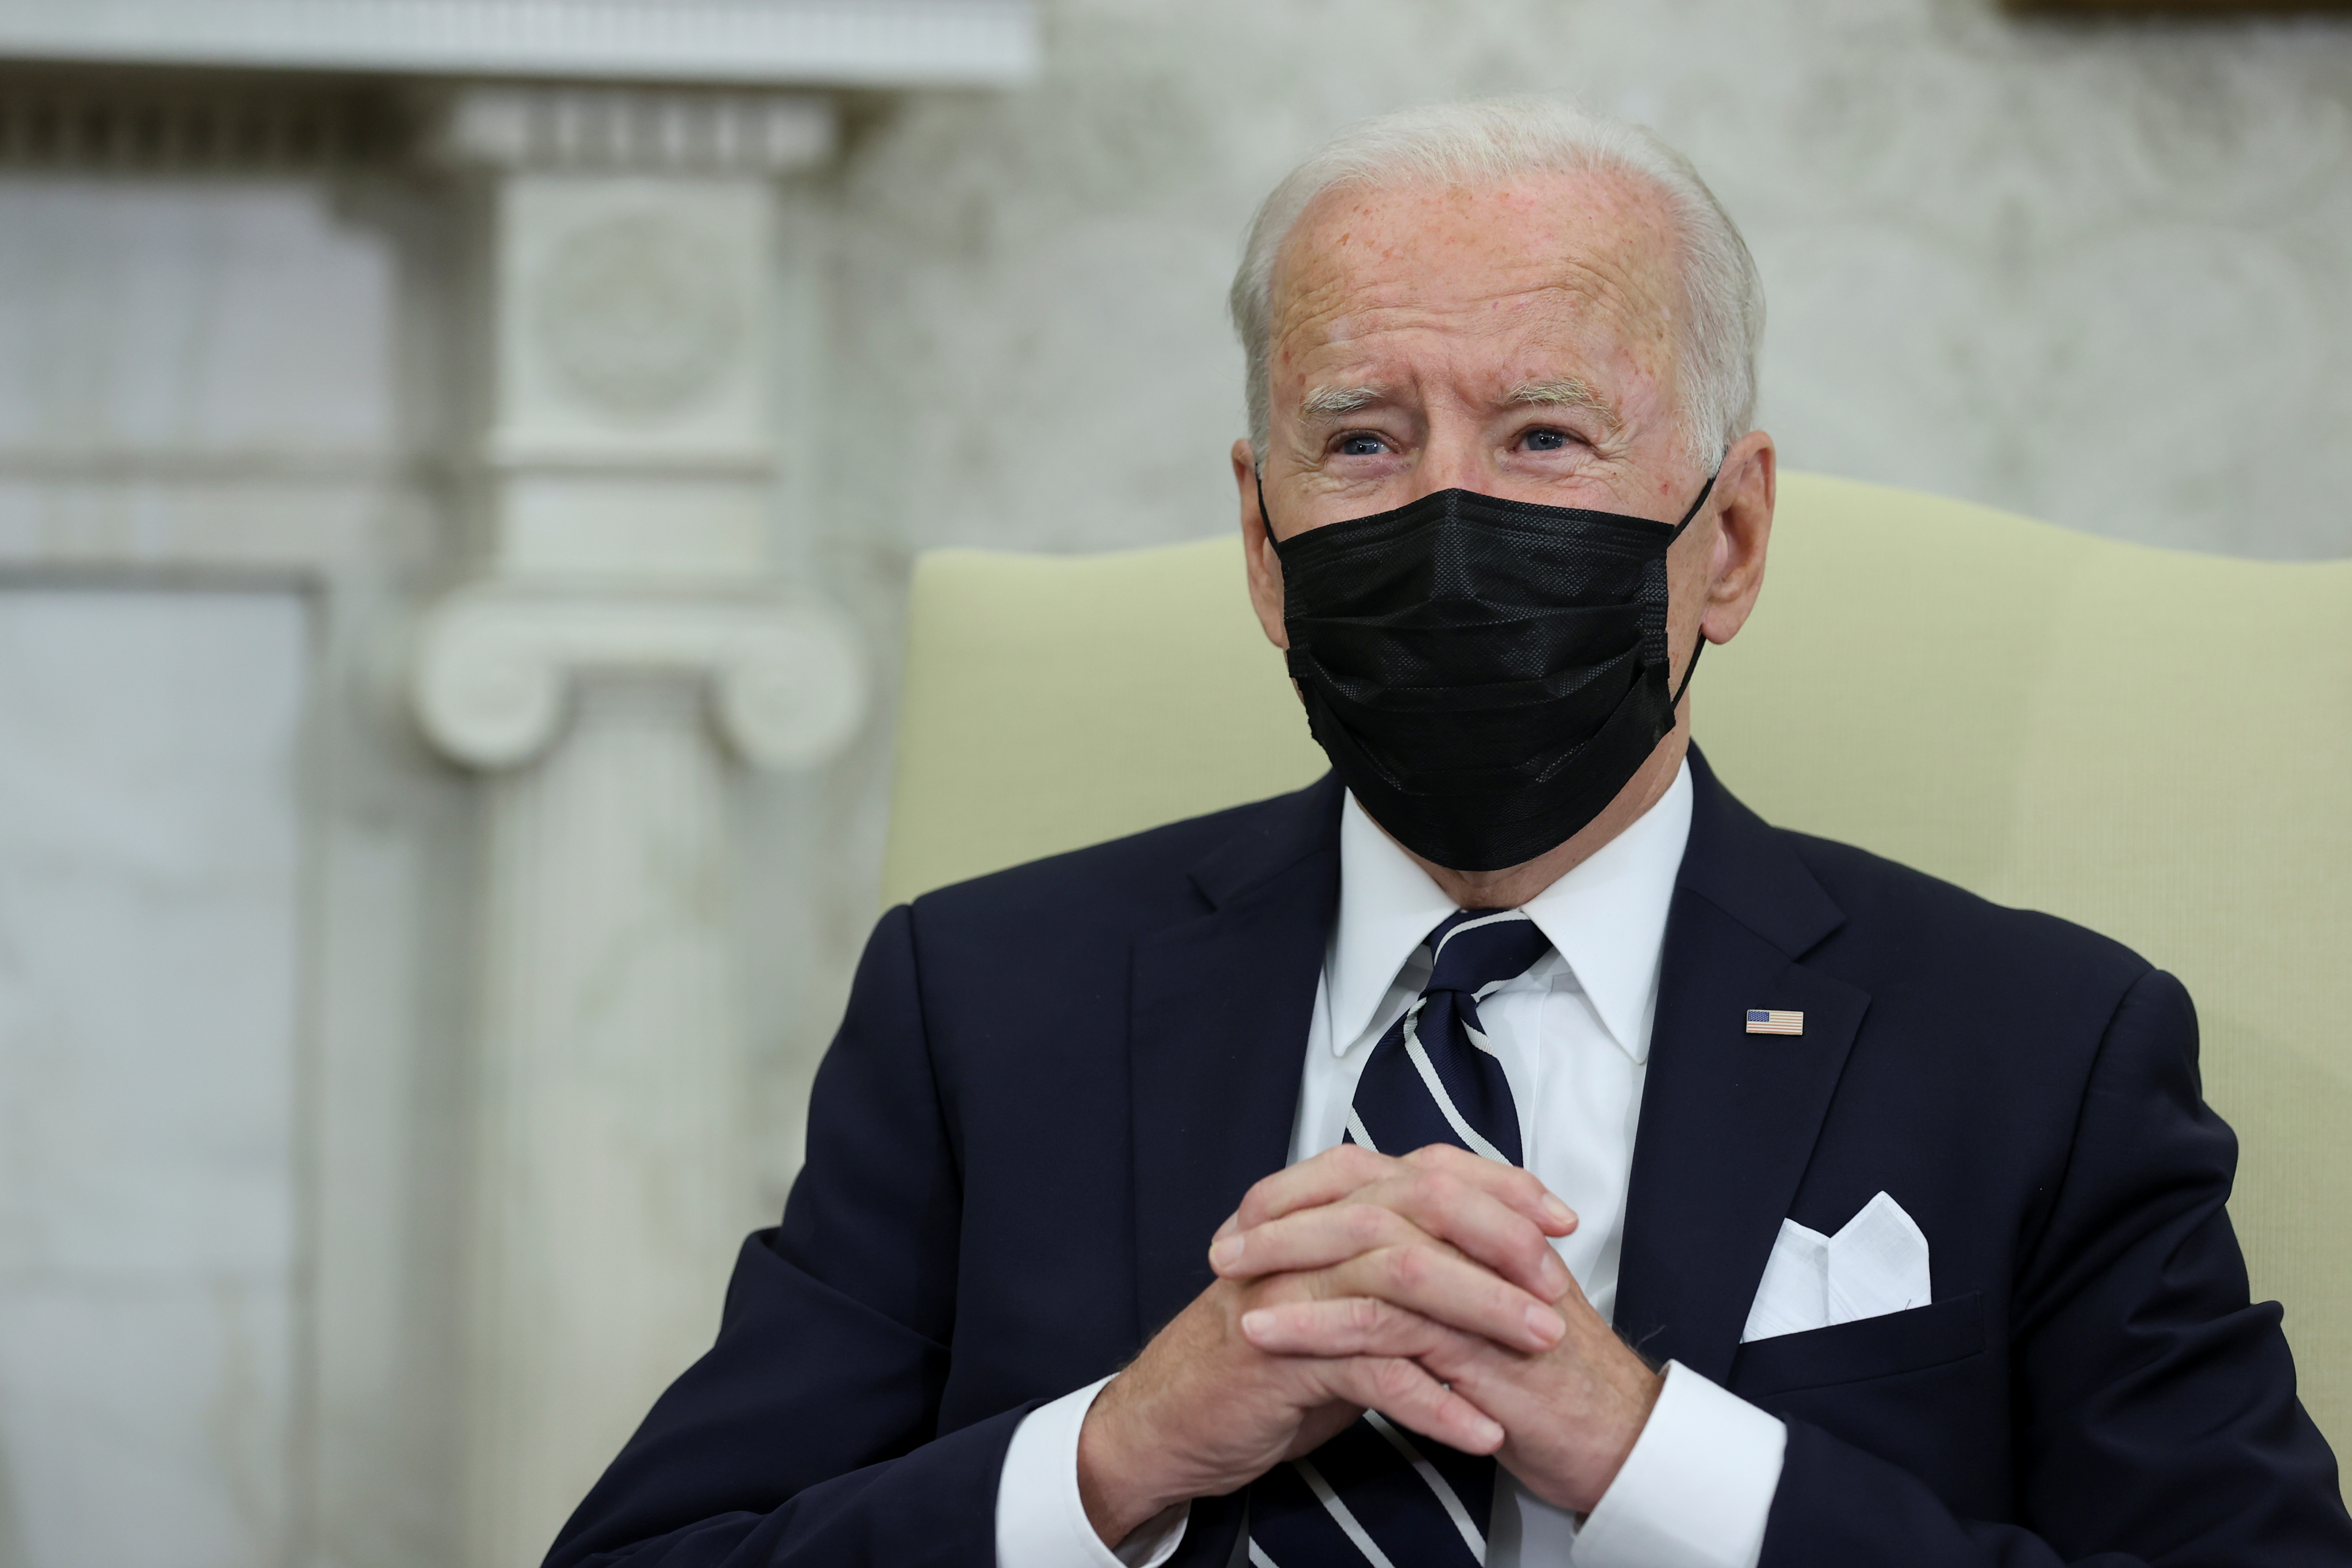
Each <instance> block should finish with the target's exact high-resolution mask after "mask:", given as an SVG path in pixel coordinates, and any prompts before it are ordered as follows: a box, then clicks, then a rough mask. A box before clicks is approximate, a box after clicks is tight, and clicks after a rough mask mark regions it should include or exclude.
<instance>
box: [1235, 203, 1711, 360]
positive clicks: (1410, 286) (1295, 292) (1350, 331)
mask: <svg viewBox="0 0 2352 1568" xmlns="http://www.w3.org/2000/svg"><path fill="white" fill-rule="evenodd" d="M1674 246H1675V240H1674V232H1673V226H1672V223H1671V219H1670V218H1669V216H1668V215H1667V214H1666V212H1665V211H1664V204H1663V201H1662V200H1661V199H1660V198H1659V196H1658V195H1657V194H1656V193H1655V192H1654V191H1653V190H1652V189H1650V188H1649V187H1648V186H1646V185H1645V184H1642V183H1641V182H1638V181H1635V180H1633V179H1631V178H1629V177H1624V176H1619V175H1615V174H1539V175H1531V176H1524V177H1521V178H1518V179H1515V180H1512V181H1509V182H1506V183H1498V184H1490V185H1484V186H1465V187H1438V186H1413V185H1407V186H1402V187H1399V188H1394V189H1389V188H1381V189H1370V190H1365V189H1356V188H1343V189H1339V190H1334V191H1330V192H1327V193H1326V194H1325V195H1324V196H1323V197H1321V198H1320V199H1318V201H1317V202H1316V203H1315V204H1314V205H1311V206H1309V208H1308V209H1307V212H1306V214H1305V215H1303V216H1302V217H1301V219H1300V221H1299V223H1298V225H1297V227H1296V228H1295V229H1294V230H1293V231H1292V234H1291V237H1290V239H1289V241H1288V242H1287V243H1286V245H1285V246H1284V247H1283V250H1282V254H1281V258H1280V265H1279V266H1278V267H1277V268H1276V277H1275V280H1274V281H1275V313H1274V314H1275V319H1274V321H1273V323H1272V324H1273V327H1274V333H1275V337H1276V340H1277V341H1281V340H1284V339H1289V340H1291V341H1290V342H1289V345H1288V346H1289V347H1290V349H1291V350H1292V351H1294V352H1298V351H1307V352H1311V351H1312V350H1314V349H1316V348H1318V347H1323V348H1338V347H1339V346H1340V345H1345V344H1351V343H1358V342H1362V341H1363V340H1366V339H1370V338H1375V337H1379V336H1381V335H1382V334H1384V333H1390V332H1395V331H1412V330H1415V329H1423V328H1434V329H1438V330H1444V331H1451V332H1456V333H1461V332H1487V333H1511V332H1516V331H1528V330H1541V329H1543V328H1544V327H1547V326H1549V327H1554V328H1572V327H1575V326H1578V325H1581V326H1582V327H1583V328H1584V329H1586V330H1587V331H1591V330H1592V329H1596V328H1597V329H1603V330H1608V331H1612V332H1614V333H1621V334H1624V335H1630V336H1633V337H1636V338H1647V337H1652V336H1656V335H1660V332H1661V329H1663V328H1664V327H1665V326H1666V325H1667V324H1668V322H1669V321H1671V318H1672V315H1673V313H1674V310H1675V304H1676V299H1675V296H1676V294H1677V293H1678V291H1679V287H1680V285H1679V281H1678V279H1677V278H1676V276H1675V252H1674ZM1580 335H1582V334H1581V333H1580ZM1365 346H1366V347H1368V348H1369V347H1370V345H1369V344H1366V345H1365ZM1318 357H1319V356H1318Z"/></svg>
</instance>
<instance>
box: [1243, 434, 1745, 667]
mask: <svg viewBox="0 0 2352 1568" xmlns="http://www.w3.org/2000/svg"><path fill="white" fill-rule="evenodd" d="M1722 477H1723V470H1722V469H1721V468H1717V469H1716V470H1715V472H1713V473H1711V474H1709V475H1707V477H1706V483H1705V484H1704V485H1701V486H1700V487H1699V491H1698V500H1695V501H1693V502H1691V503H1690V510H1688V511H1686V512H1685V513H1683V520H1682V521H1680V522H1678V523H1676V524H1675V532H1674V538H1673V539H1669V540H1667V541H1666V542H1667V543H1668V544H1669V545H1671V544H1672V543H1674V542H1675V539H1680V538H1681V537H1682V536H1683V530H1684V529H1685V528H1688V527H1689V526H1690V525H1691V519H1693V518H1695V517H1696V516H1697V515H1698V509H1699V508H1701V507H1703V506H1705V505H1706V498H1707V497H1709V496H1711V495H1713V494H1714V493H1715V481H1716V480H1717V479H1721V478H1722ZM1257 507H1258V510H1259V511H1260V512H1261V513H1263V512H1264V511H1265V492H1264V490H1263V489H1260V491H1259V496H1258V503H1257ZM1705 652H1706V628H1705V627H1703V626H1702V627H1701V628H1700V629H1699V634H1698V637H1697V640H1696V641H1695V642H1693V643H1692V644H1691V656H1690V662H1689V663H1688V664H1686V665H1685V666H1683V683H1682V684H1681V685H1680V686H1677V687H1675V694H1674V696H1673V697H1672V698H1670V699H1668V700H1667V702H1666V711H1667V712H1669V713H1671V712H1673V711H1674V710H1675V709H1677V708H1679V707H1681V706H1682V705H1683V694H1684V693H1685V692H1687V691H1688V690H1689V689H1690V683H1691V677H1692V676H1694V675H1696V674H1697V673H1698V656H1699V655H1701V654H1703V653H1705Z"/></svg>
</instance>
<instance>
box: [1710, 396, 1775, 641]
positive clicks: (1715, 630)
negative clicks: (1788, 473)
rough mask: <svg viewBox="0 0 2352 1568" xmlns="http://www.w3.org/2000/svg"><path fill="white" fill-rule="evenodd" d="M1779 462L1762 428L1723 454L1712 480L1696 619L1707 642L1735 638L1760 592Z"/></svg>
mask: <svg viewBox="0 0 2352 1568" xmlns="http://www.w3.org/2000/svg"><path fill="white" fill-rule="evenodd" d="M1778 463H1779V454H1778V452H1777V451H1776V450H1775V449H1774V447H1773V446H1772V437H1769V436H1767V435H1766V434H1764V432H1763V431H1761V430H1751V431H1749V432H1748V434H1747V435H1745V436H1742V437H1740V438H1739V439H1738V441H1736V442H1734V443H1733V444H1732V447H1731V450H1730V451H1729V452H1727V453H1726V454H1725V455H1724V459H1723V470H1722V473H1721V476H1720V477H1719V478H1718V479H1717V480H1716V489H1717V492H1718V493H1719V494H1720V495H1721V496H1722V497H1723V500H1722V504H1721V505H1720V506H1719V507H1718V508H1717V511H1716V527H1715V544H1714V558H1713V560H1712V561H1711V562H1710V563H1708V579H1707V590H1706V609H1705V610H1704V611H1702V612H1701V614H1700V617H1699V629H1700V630H1701V631H1703V632H1705V633H1706V640H1707V641H1709V642H1715V643H1726V642H1729V641H1730V640H1731V639H1732V638H1733V637H1737V636H1738V634H1739V628H1740V627H1741V626H1746V625H1747V624H1748V614H1749V612H1751V611H1753V610H1754V609H1755V608H1756V596H1757V595H1759V594H1760V593H1762V592H1763V591H1764V552H1765V549H1766V547H1767V546H1768V545H1769V544H1770V542H1771V540H1772V506H1773V502H1774V500H1776V499H1777V497H1778V495H1779V489H1780V472H1779V468H1778Z"/></svg>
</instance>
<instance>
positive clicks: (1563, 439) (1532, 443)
mask: <svg viewBox="0 0 2352 1568" xmlns="http://www.w3.org/2000/svg"><path fill="white" fill-rule="evenodd" d="M1524 439H1525V440H1526V442H1527V447H1528V451H1530V452H1558V451H1562V450H1565V449H1566V448H1567V447H1568V433H1567V432H1566V431H1564V430H1530V431H1528V433H1527V436H1526V437H1524Z"/></svg>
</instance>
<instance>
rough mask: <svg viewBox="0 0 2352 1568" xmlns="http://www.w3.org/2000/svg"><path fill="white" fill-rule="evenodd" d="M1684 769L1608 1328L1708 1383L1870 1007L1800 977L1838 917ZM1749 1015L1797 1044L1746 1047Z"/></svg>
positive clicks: (1721, 1375) (1755, 1040)
mask: <svg viewBox="0 0 2352 1568" xmlns="http://www.w3.org/2000/svg"><path fill="white" fill-rule="evenodd" d="M1691 764H1692V773H1693V784H1694V785H1695V786H1696V795H1695V798H1694V800H1693V803H1692V816H1691V837H1690V843H1689V846H1688V847H1687V848H1686V849H1685V852H1684V856H1683V868H1682V872H1681V874H1680V876H1679V878H1678V879H1677V886H1676V888H1675V901H1674V906H1673V910H1672V912H1671V913H1670V914H1669V916H1668V917H1667V921H1666V942H1665V951H1664V958H1663V962H1662V963H1661V967H1660V974H1659V983H1658V1010H1657V1020H1656V1023H1655V1025H1654V1026H1653V1028H1652V1030H1651V1040H1650V1064H1649V1072H1648V1077H1647V1081H1646V1083H1645V1084H1644V1086H1643V1092H1642V1112H1641V1122H1640V1127H1639V1131H1638V1133H1637V1135H1636V1137H1635V1140H1634V1146H1633V1172H1632V1174H1631V1177H1630V1181H1629V1185H1628V1190H1627V1195H1626V1205H1625V1239H1624V1252H1623V1256H1622V1264H1621V1266H1620V1269H1619V1276H1618V1286H1617V1308H1616V1314H1615V1316H1616V1321H1617V1327H1618V1330H1619V1331H1620V1332H1621V1333H1622V1334H1623V1335H1624V1336H1625V1337H1626V1338H1627V1339H1628V1340H1629V1341H1631V1342H1633V1344H1634V1345H1636V1346H1637V1347H1639V1348H1640V1349H1641V1350H1642V1351H1643V1353H1645V1354H1647V1355H1649V1356H1651V1357H1652V1358H1653V1359H1654V1360H1657V1361H1664V1360H1667V1359H1669V1358H1672V1359H1675V1360H1678V1361H1680V1362H1682V1363H1684V1364H1685V1365H1686V1366H1688V1367H1690V1368H1691V1369H1692V1370H1693V1371H1695V1372H1697V1373H1701V1374H1702V1375H1704V1376H1706V1377H1708V1378H1711V1379H1713V1380H1714V1381H1716V1382H1717V1383H1721V1382H1723V1381H1725V1379H1726V1378H1727V1376H1728V1375H1729V1373H1730V1370H1731V1360H1732V1356H1733V1354H1734V1353H1735V1352H1737V1351H1738V1346H1739V1334H1740V1331H1741V1330H1742V1329H1743V1328H1744V1327H1745V1326H1746V1323H1747V1319H1748V1307H1749V1305H1750V1303H1751V1302H1752V1301H1753V1300H1754V1298H1755V1294H1756V1287H1757V1284H1758V1282H1759V1280H1760V1279H1762V1277H1763V1273H1764V1263H1765V1260H1766V1258H1768V1257H1769V1256H1770V1253H1771V1250H1772V1242H1773V1238H1774V1237H1776V1236H1778V1235H1779V1233H1780V1221H1781V1220H1782V1219H1783V1218H1784V1217H1785V1216H1786V1215H1788V1213H1789V1208H1790V1203H1791V1201H1792V1200H1793V1199H1794V1197H1795V1195H1796V1191H1797V1185H1798V1184H1799V1182H1800V1181H1801V1180H1802V1178H1803V1176H1804V1173H1805V1167H1806V1165H1807V1163H1809V1162H1810V1160H1811V1157H1812V1151H1813V1144H1814V1142H1815V1141H1816V1139H1818V1138H1819V1136H1820V1134H1821V1129H1822V1120H1823V1118H1824V1117H1825V1116H1826V1115H1827V1113H1828V1110H1829V1104H1830V1100H1831V1097H1832V1095H1833V1094H1834V1093H1835V1091H1836V1089H1837V1084H1838V1079H1839V1075H1840V1074H1841V1073H1842V1072H1843V1070H1844V1068H1845V1061H1846V1054H1847V1051H1848V1049H1849V1048H1850V1047H1852V1045H1853V1037H1854V1034H1855V1032H1856V1031H1857V1030H1858V1029H1859V1028H1860V1027H1861V1025H1862V1018H1863V1014H1864V1011H1866V1010H1867V1008H1868V1007H1869V1005H1870V998H1869V995H1868V994H1867V993H1865V992H1863V991H1860V990H1857V989H1856V988H1854V987H1853V986H1852V985H1849V984H1846V983H1844V982H1843V981H1842V980H1838V979H1836V978H1834V977H1833V976H1831V975H1828V974H1825V973H1820V972H1818V971H1815V970H1811V969H1809V968H1807V967H1806V966H1805V965H1804V964H1803V963H1801V958H1802V957H1803V955H1804V954H1805V953H1806V952H1808V951H1810V950H1811V948H1812V947H1814V946H1815V945H1817V944H1818V943H1819V942H1821V941H1822V938H1824V937H1826V936H1827V935H1828V934H1829V933H1830V932H1831V931H1833V930H1835V929H1836V928H1837V926H1838V925H1839V924H1840V923H1842V922H1843V919H1844V915H1843V911H1842V910H1839V909H1838V907H1837V906H1836V904H1835V903H1834V902H1833V901H1832V900H1831V899H1830V897H1829V895H1828V894H1827V893H1825V892H1824V891H1823V890H1822V887H1821V885H1820V883H1819V882H1817V881H1815V880H1814V879H1813V877H1812V874H1811V872H1810V871H1809V870H1807V869H1806V868H1805V866H1804V863H1803V862H1802V861H1801V860H1799V859H1798V858H1797V857H1796V855H1795V853H1794V852H1793V851H1792V850H1791V849H1790V848H1789V847H1788V845H1787V844H1786V842H1785V841H1784V840H1783V839H1782V838H1781V837H1780V835H1778V834H1776V833H1775V832H1773V830H1772V829H1770V828H1769V827H1767V826H1765V825H1764V824H1763V823H1762V822H1761V821H1760V820H1759V819H1758V818H1757V817H1756V816H1754V815H1753V814H1751V813H1749V812H1748V809H1747V808H1746V807H1745V806H1742V805H1740V804H1739V803H1738V801H1736V800H1734V799H1733V798H1732V797H1731V796H1730V795H1728V794H1727V792H1726V791H1725V790H1724V789H1723V786H1722V785H1721V784H1717V783H1716V781H1715V778H1714V775H1713V773H1711V772H1710V771H1709V770H1708V769H1707V767H1706V763H1705V761H1704V760H1703V759H1701V758H1700V757H1699V756H1698V754H1697V752H1696V751H1694V752H1692V755H1691ZM1751 1007H1767V1008H1773V1009H1776V1010H1796V1011H1801V1012H1802V1013H1803V1014H1804V1015H1805V1023H1804V1033H1803V1035H1801V1036H1800V1037H1785V1036H1772V1035H1750V1034H1748V1033H1747V1028H1746V1016H1747V1012H1748V1009H1749V1008H1751Z"/></svg>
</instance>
